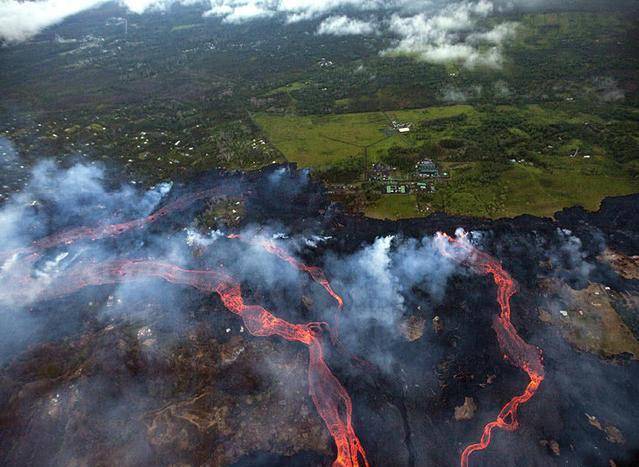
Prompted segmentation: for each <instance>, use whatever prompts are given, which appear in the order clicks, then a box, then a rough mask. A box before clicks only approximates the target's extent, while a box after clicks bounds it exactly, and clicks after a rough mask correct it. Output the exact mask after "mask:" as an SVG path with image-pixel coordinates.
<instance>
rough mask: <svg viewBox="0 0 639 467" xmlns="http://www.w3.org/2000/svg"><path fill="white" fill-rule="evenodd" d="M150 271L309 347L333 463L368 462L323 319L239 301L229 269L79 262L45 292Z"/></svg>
mask: <svg viewBox="0 0 639 467" xmlns="http://www.w3.org/2000/svg"><path fill="white" fill-rule="evenodd" d="M149 277H154V278H161V279H163V280H165V281H167V282H171V283H174V284H185V285H189V286H191V287H194V288H196V289H197V290H199V291H201V292H205V293H213V292H216V293H217V294H218V295H219V296H220V298H221V299H222V303H223V304H224V306H225V307H226V308H227V309H228V310H230V311H231V312H233V313H235V314H236V315H238V316H240V317H241V318H242V320H243V321H244V325H245V326H246V329H247V330H248V331H249V332H250V333H251V334H252V335H254V336H263V337H266V336H274V335H275V336H280V337H282V338H284V339H286V340H287V341H295V342H300V343H302V344H304V345H306V346H307V347H308V351H309V365H308V384H309V394H310V396H311V398H312V400H313V403H314V404H315V407H316V409H317V412H318V413H319V415H320V417H321V418H322V419H323V420H324V423H325V424H326V427H327V428H328V430H329V432H330V434H331V436H332V437H333V440H334V441H335V445H336V447H337V458H336V459H335V461H334V462H333V466H334V467H359V466H365V467H368V466H369V464H368V460H367V459H366V452H365V451H364V448H363V447H362V444H361V442H360V440H359V438H358V437H357V435H356V434H355V430H354V429H353V424H352V414H353V406H352V401H351V398H350V396H349V395H348V393H347V392H346V389H344V387H343V386H342V384H341V383H340V382H339V381H338V379H337V378H336V377H335V375H333V373H332V372H331V370H330V369H329V368H328V366H327V365H326V362H325V361H324V351H323V348H322V342H321V339H320V337H321V328H322V327H323V326H325V325H326V324H325V323H308V324H304V325H300V324H291V323H289V322H288V321H285V320H283V319H280V318H278V317H276V316H274V315H273V314H272V313H271V312H269V311H268V310H266V309H264V308H263V307H261V306H259V305H247V304H245V303H244V299H243V298H242V293H241V289H240V285H239V284H238V283H236V282H235V281H234V280H233V279H232V278H231V277H230V276H229V275H227V274H225V273H222V272H217V271H209V270H201V271H199V270H187V269H182V268H180V267H178V266H175V265H172V264H167V263H162V262H157V261H130V260H121V261H114V262H110V263H102V264H100V263H95V264H89V265H82V266H78V267H76V268H74V269H73V270H70V271H68V272H67V273H66V274H64V275H62V276H61V277H59V278H58V279H57V281H56V283H55V284H53V286H52V287H51V288H50V289H49V290H50V291H49V292H48V297H54V296H63V295H67V294H70V293H73V292H75V291H76V290H79V289H81V288H83V287H86V286H90V285H104V284H113V283H121V282H128V281H132V280H136V279H145V278H149Z"/></svg>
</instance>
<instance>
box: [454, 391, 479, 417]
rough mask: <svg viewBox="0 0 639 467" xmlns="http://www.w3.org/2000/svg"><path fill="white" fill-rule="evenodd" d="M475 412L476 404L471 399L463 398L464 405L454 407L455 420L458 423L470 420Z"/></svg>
mask: <svg viewBox="0 0 639 467" xmlns="http://www.w3.org/2000/svg"><path fill="white" fill-rule="evenodd" d="M476 411H477V404H475V400H474V399H473V398H472V397H465V398H464V404H463V405H460V406H457V407H455V420H457V421H458V422H460V421H462V420H470V419H471V418H473V417H474V416H475V412H476Z"/></svg>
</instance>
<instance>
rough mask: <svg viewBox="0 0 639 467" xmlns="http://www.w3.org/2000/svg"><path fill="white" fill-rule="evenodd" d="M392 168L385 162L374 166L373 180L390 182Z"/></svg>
mask: <svg viewBox="0 0 639 467" xmlns="http://www.w3.org/2000/svg"><path fill="white" fill-rule="evenodd" d="M391 170H392V168H391V167H390V166H389V165H387V164H384V163H383V162H377V163H375V164H373V167H372V169H371V175H370V178H371V179H373V180H388V179H389V178H390V174H391Z"/></svg>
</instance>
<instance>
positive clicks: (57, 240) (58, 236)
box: [0, 187, 221, 263]
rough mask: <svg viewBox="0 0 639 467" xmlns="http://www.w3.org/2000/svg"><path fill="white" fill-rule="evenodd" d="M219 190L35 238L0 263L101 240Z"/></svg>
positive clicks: (1, 258) (211, 195) (143, 223)
mask: <svg viewBox="0 0 639 467" xmlns="http://www.w3.org/2000/svg"><path fill="white" fill-rule="evenodd" d="M220 192H221V189H220V187H217V188H212V189H209V190H203V191H199V192H195V193H190V194H188V195H184V196H182V197H180V198H178V199H176V200H175V201H173V202H171V203H168V204H166V205H165V206H163V207H161V208H160V209H158V210H157V211H155V212H153V213H152V214H149V215H148V216H146V217H141V218H139V219H134V220H131V221H128V222H122V223H120V224H107V225H98V226H95V227H77V228H74V229H69V230H65V231H62V232H58V233H55V234H53V235H50V236H48V237H43V238H41V239H39V240H35V241H34V242H32V243H31V245H30V246H28V247H25V248H20V249H17V250H12V251H8V252H5V253H4V254H0V263H1V262H4V261H5V260H6V258H8V257H11V256H14V255H29V256H30V259H31V261H34V260H35V259H37V258H38V256H39V253H40V252H41V251H42V250H46V249H47V248H53V247H56V246H60V245H71V244H73V243H76V242H78V241H81V240H92V241H96V240H101V239H104V238H107V237H116V236H118V235H121V234H123V233H126V232H128V231H130V230H134V229H137V228H143V227H145V226H146V225H148V224H151V223H153V222H155V221H157V220H159V219H161V218H163V217H165V216H167V215H169V214H171V213H173V212H175V211H180V210H183V209H186V208H187V207H189V206H190V205H192V204H193V203H195V202H196V201H199V200H201V199H205V198H209V199H210V198H213V197H215V196H216V195H218V194H219V193H220Z"/></svg>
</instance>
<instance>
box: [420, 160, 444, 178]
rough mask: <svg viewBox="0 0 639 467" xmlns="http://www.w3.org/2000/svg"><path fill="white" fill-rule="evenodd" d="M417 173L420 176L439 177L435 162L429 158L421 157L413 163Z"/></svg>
mask: <svg viewBox="0 0 639 467" xmlns="http://www.w3.org/2000/svg"><path fill="white" fill-rule="evenodd" d="M415 169H416V170H417V174H418V175H419V176H420V177H439V170H438V169H437V166H436V165H435V163H434V162H433V161H432V160H430V159H423V160H421V161H419V162H418V163H417V164H416V165H415Z"/></svg>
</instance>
